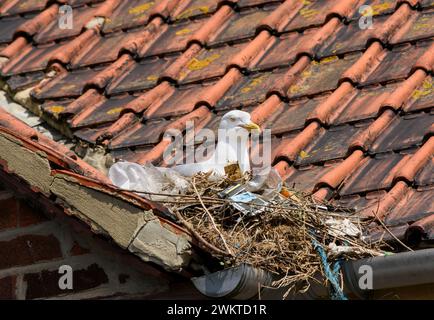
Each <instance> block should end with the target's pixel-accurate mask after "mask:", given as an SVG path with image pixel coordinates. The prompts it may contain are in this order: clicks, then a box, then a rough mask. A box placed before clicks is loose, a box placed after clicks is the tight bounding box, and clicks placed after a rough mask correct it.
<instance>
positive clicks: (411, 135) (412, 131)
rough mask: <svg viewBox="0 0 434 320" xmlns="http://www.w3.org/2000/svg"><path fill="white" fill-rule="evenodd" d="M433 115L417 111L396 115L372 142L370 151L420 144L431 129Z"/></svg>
mask: <svg viewBox="0 0 434 320" xmlns="http://www.w3.org/2000/svg"><path fill="white" fill-rule="evenodd" d="M433 116H434V115H433V114H430V115H427V114H424V113H419V114H413V115H406V116H403V117H396V118H395V119H394V120H393V122H392V123H391V124H390V126H389V127H388V128H387V129H386V130H385V132H383V133H382V135H381V137H380V138H379V139H378V140H377V141H376V142H375V143H374V144H373V146H372V148H371V151H372V152H375V153H378V152H386V151H397V150H403V149H406V148H410V147H415V146H419V145H421V144H422V142H423V139H424V137H425V136H426V135H427V133H428V132H430V130H431V131H432V124H433V119H434V118H433Z"/></svg>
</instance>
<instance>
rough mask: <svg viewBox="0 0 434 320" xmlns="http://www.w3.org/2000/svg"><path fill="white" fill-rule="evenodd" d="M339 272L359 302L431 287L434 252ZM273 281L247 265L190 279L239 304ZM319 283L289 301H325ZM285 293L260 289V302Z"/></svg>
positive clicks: (347, 266)
mask: <svg viewBox="0 0 434 320" xmlns="http://www.w3.org/2000/svg"><path fill="white" fill-rule="evenodd" d="M362 266H368V268H366V267H365V268H361V267H362ZM369 267H370V268H371V269H369ZM367 269H368V270H372V287H370V288H369V287H368V288H366V289H362V288H360V286H359V281H360V280H361V282H364V278H363V277H364V276H366V275H367V272H366V270H367ZM341 272H342V274H343V277H344V292H345V293H346V294H351V295H355V296H356V297H358V298H361V299H366V298H368V297H369V296H370V294H371V293H372V292H373V291H375V290H381V289H391V288H400V287H409V286H416V285H421V284H430V283H434V249H424V250H418V251H412V252H402V253H397V254H393V255H390V256H383V257H374V258H368V259H361V260H357V261H348V262H346V263H344V265H343V267H342V271H341ZM369 272H370V271H369ZM272 280H273V276H272V275H271V274H270V273H268V272H265V271H263V270H260V269H257V268H253V267H251V266H249V265H246V264H243V265H241V266H239V267H234V268H228V269H224V270H221V271H218V272H215V273H211V274H208V275H204V276H201V277H197V278H192V282H193V284H194V285H195V287H196V289H197V290H199V291H200V292H201V293H202V294H203V295H205V296H207V297H210V298H227V299H239V300H244V299H255V298H259V295H258V288H259V287H260V286H262V287H264V286H265V287H267V286H269V285H270V284H271V282H272ZM321 283H325V281H324V279H321V278H318V283H312V285H311V287H310V288H309V290H308V291H307V292H306V293H303V294H293V295H291V296H289V297H288V299H320V298H328V292H329V290H328V288H327V287H326V286H324V285H322V284H321ZM286 290H287V288H281V289H269V288H263V289H262V290H261V292H260V296H261V298H262V299H281V298H282V295H283V293H284V292H285V291H286Z"/></svg>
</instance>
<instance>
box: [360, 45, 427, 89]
mask: <svg viewBox="0 0 434 320" xmlns="http://www.w3.org/2000/svg"><path fill="white" fill-rule="evenodd" d="M430 44H431V42H423V43H418V44H417V45H416V46H412V45H403V46H400V47H395V48H394V49H392V50H391V51H390V52H389V53H387V55H386V56H385V57H384V59H382V61H381V63H380V64H379V65H378V67H377V68H376V69H375V70H374V71H373V72H372V73H371V74H370V75H369V76H368V78H367V79H366V80H365V81H363V84H364V85H368V84H372V83H379V82H386V81H389V80H394V79H403V78H406V77H407V76H409V74H410V71H411V69H412V66H413V65H414V62H415V61H417V60H418V59H419V58H420V57H421V56H422V55H423V54H424V53H425V51H427V49H428V47H429V45H430ZM396 61H399V63H396Z"/></svg>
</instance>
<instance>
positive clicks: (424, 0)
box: [420, 0, 434, 8]
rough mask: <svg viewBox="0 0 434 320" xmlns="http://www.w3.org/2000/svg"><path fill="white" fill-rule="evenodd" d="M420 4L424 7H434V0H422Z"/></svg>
mask: <svg viewBox="0 0 434 320" xmlns="http://www.w3.org/2000/svg"><path fill="white" fill-rule="evenodd" d="M420 5H421V7H422V8H431V7H434V2H433V1H432V0H420Z"/></svg>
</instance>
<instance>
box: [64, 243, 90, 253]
mask: <svg viewBox="0 0 434 320" xmlns="http://www.w3.org/2000/svg"><path fill="white" fill-rule="evenodd" d="M89 252H90V250H89V249H87V248H83V247H82V246H80V245H79V244H78V243H77V242H74V244H73V246H72V248H71V250H70V251H69V254H70V255H71V256H80V255H82V254H86V253H89Z"/></svg>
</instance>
